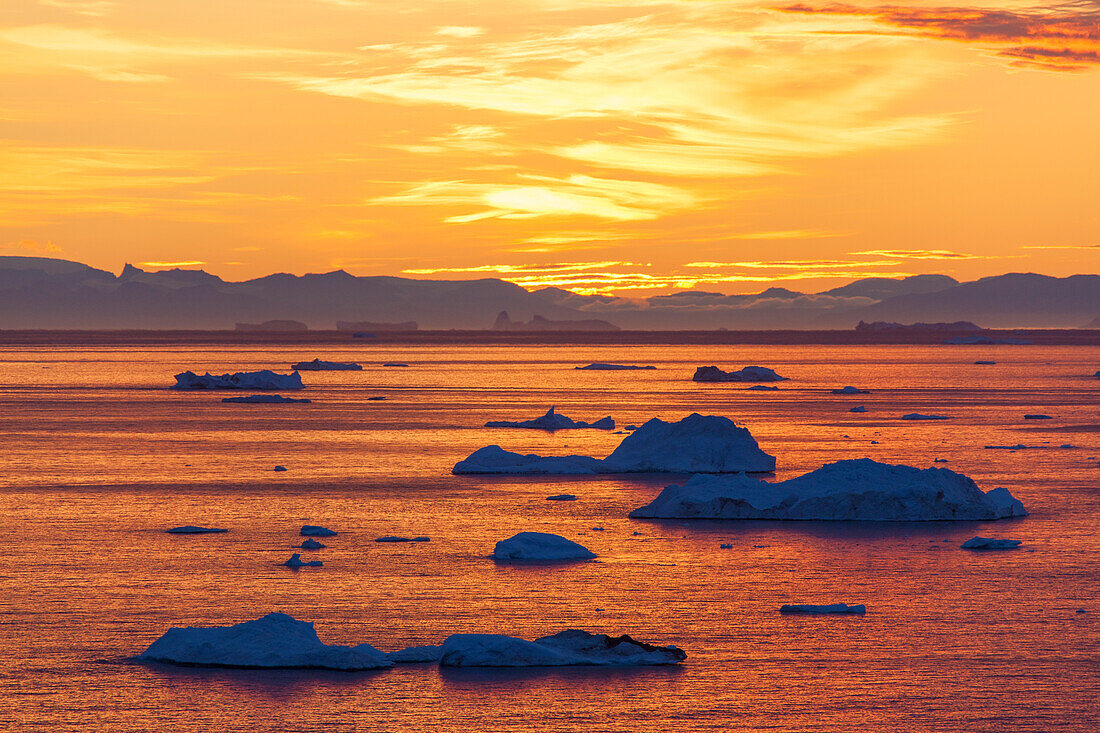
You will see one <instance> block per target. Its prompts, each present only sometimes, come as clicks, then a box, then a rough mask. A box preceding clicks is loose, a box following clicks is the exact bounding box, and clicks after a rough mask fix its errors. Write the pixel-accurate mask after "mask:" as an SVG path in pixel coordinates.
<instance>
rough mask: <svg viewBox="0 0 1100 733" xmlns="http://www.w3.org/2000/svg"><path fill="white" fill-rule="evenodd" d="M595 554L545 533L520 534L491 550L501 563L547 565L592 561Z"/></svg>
mask: <svg viewBox="0 0 1100 733" xmlns="http://www.w3.org/2000/svg"><path fill="white" fill-rule="evenodd" d="M595 557H596V553H594V552H592V551H591V550H589V549H588V548H586V547H584V546H583V545H579V544H577V543H576V542H574V541H572V540H567V539H566V538H564V537H562V536H560V535H556V534H549V533H547V532H520V533H519V534H517V535H514V536H512V537H509V538H508V539H506V540H501V541H500V542H498V543H497V544H496V547H495V548H493V559H494V560H496V561H497V562H501V563H547V562H572V561H575V560H592V559H594V558H595Z"/></svg>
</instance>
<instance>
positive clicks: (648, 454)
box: [452, 413, 775, 475]
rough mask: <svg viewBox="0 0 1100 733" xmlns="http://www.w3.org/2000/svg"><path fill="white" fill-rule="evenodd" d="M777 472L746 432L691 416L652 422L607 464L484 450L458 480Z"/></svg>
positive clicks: (460, 469)
mask: <svg viewBox="0 0 1100 733" xmlns="http://www.w3.org/2000/svg"><path fill="white" fill-rule="evenodd" d="M774 470H775V458H774V457H773V456H770V455H768V454H767V453H765V452H764V451H762V450H760V446H759V445H757V443H756V439H755V438H753V437H752V434H751V433H750V432H749V431H748V430H747V429H746V428H741V427H737V425H736V424H735V423H734V422H733V421H732V420H730V419H729V418H726V417H720V416H717V415H699V414H698V413H692V414H691V415H688V416H687V417H685V418H684V419H682V420H679V421H678V422H674V423H668V422H665V421H664V420H660V419H658V418H653V419H652V420H649V421H648V422H646V423H645V424H644V425H642V426H641V427H640V428H638V429H637V430H636V431H634V432H633V433H631V434H630V435H628V436H626V437H625V438H623V441H622V442H621V443H620V444H619V446H618V447H617V448H616V449H615V450H614V451H612V453H611V455H609V456H608V457H607V458H603V459H600V458H592V457H589V456H563V457H553V456H550V457H547V456H539V455H535V454H528V455H523V454H520V453H512V452H510V451H506V450H504V449H503V448H501V447H500V446H498V445H490V446H487V447H485V448H480V449H478V450H476V451H474V452H473V453H471V454H470V455H469V457H467V458H466V459H465V460H462V461H459V462H458V463H456V464H455V466H454V468H453V469H452V473H456V474H578V475H586V474H589V475H590V474H605V473H732V472H738V471H748V472H768V471H774Z"/></svg>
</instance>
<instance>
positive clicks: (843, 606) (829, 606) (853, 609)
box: [779, 603, 867, 615]
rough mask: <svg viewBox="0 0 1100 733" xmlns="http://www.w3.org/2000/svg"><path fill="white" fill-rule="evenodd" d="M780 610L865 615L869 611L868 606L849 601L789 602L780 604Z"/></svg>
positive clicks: (781, 611)
mask: <svg viewBox="0 0 1100 733" xmlns="http://www.w3.org/2000/svg"><path fill="white" fill-rule="evenodd" d="M779 612H780V613H807V614H829V613H854V614H858V615H863V614H865V613H867V607H866V606H865V605H863V604H862V603H859V604H856V605H854V606H849V605H848V604H847V603H826V604H823V605H815V604H812V603H788V604H784V605H783V606H780V608H779Z"/></svg>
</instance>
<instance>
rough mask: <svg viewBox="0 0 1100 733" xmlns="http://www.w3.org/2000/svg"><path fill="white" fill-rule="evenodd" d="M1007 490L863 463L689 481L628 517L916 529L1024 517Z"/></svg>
mask: <svg viewBox="0 0 1100 733" xmlns="http://www.w3.org/2000/svg"><path fill="white" fill-rule="evenodd" d="M1026 515H1027V512H1026V511H1025V510H1024V507H1023V504H1021V503H1020V502H1019V501H1018V500H1017V499H1015V498H1014V497H1013V496H1012V494H1010V493H1009V492H1008V489H1005V488H1003V487H998V488H996V489H993V490H991V491H988V492H982V490H981V489H979V488H978V486H977V484H975V483H974V481H972V480H971V479H970V478H968V477H966V476H964V475H962V474H960V473H955V472H954V471H951V470H950V469H947V468H926V469H919V468H914V467H912V466H897V465H891V464H888V463H879V462H877V461H873V460H871V459H869V458H859V459H855V460H846V461H837V462H835V463H829V464H826V465H824V466H822V467H821V468H819V469H817V470H815V471H811V472H809V473H806V474H803V475H801V476H797V477H795V478H792V479H788V480H786V481H777V482H775V483H770V484H769V483H766V482H764V481H759V480H757V479H754V478H751V477H749V476H746V475H744V474H735V475H732V476H705V475H700V476H693V477H692V478H691V479H690V480H689V481H688V482H687V483H685V484H684V485H682V486H678V485H673V486H669V487H667V488H666V489H664V490H663V491H662V492H661V493H660V494H659V495H658V496H657V498H656V499H654V500H653V501H652V502H651V503H650V504H648V505H646V506H644V507H641V508H639V509H635V510H634V511H632V512H631V513H630V516H631V517H633V518H644V519H779V520H824V521H880V522H917V521H939V520H989V519H1004V518H1006V517H1021V516H1026Z"/></svg>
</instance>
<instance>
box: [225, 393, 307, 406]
mask: <svg viewBox="0 0 1100 733" xmlns="http://www.w3.org/2000/svg"><path fill="white" fill-rule="evenodd" d="M222 402H229V403H234V404H239V405H288V404H291V403H306V404H308V403H309V402H310V400H308V399H302V400H297V399H294V398H293V397H283V396H282V395H281V394H250V395H248V396H247V397H222Z"/></svg>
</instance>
